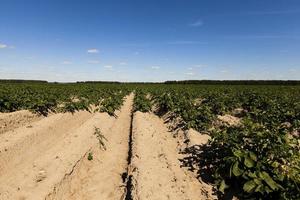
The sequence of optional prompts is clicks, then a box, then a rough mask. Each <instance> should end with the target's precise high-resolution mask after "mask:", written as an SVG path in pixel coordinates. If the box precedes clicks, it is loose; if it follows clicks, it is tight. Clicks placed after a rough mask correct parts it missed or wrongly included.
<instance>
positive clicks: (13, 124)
mask: <svg viewBox="0 0 300 200" xmlns="http://www.w3.org/2000/svg"><path fill="white" fill-rule="evenodd" d="M42 118H43V116H41V115H38V114H34V113H32V112H30V111H28V110H20V111H16V112H11V113H0V134H1V133H4V132H7V131H10V130H13V129H16V128H19V127H22V126H31V125H30V124H31V123H32V122H35V121H38V120H40V119H42Z"/></svg>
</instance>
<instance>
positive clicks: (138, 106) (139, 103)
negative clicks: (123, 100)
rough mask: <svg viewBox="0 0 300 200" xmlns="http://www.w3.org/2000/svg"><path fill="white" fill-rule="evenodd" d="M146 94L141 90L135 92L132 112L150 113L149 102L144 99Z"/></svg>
mask: <svg viewBox="0 0 300 200" xmlns="http://www.w3.org/2000/svg"><path fill="white" fill-rule="evenodd" d="M146 96H147V95H146V93H144V92H143V91H141V90H138V91H136V92H135V97H134V104H133V105H134V107H133V110H134V111H141V112H149V111H151V106H152V104H151V100H150V99H148V98H147V97H146Z"/></svg>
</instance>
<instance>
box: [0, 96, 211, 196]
mask: <svg viewBox="0 0 300 200" xmlns="http://www.w3.org/2000/svg"><path fill="white" fill-rule="evenodd" d="M132 104H133V94H132V95H129V96H128V97H127V98H126V100H125V101H124V105H123V106H122V108H121V110H120V111H117V112H116V116H117V117H116V118H115V117H111V116H109V115H107V114H105V113H89V112H85V111H80V112H76V113H74V114H70V113H59V114H52V115H50V116H48V117H38V116H35V115H33V114H31V113H29V112H28V111H26V112H25V111H20V112H15V113H10V114H0V119H1V121H0V125H2V126H4V125H3V124H4V123H6V124H9V123H10V124H12V126H11V127H10V128H9V129H5V130H4V129H1V130H2V134H0V200H7V199H9V200H11V199H13V200H32V199H33V200H39V199H47V200H50V199H51V200H93V199H103V200H121V199H122V200H123V199H124V200H127V199H128V200H130V199H136V200H137V199H139V200H165V199H172V200H177V199H178V200H179V199H180V200H199V199H209V200H210V199H214V196H212V195H211V187H210V186H208V185H206V184H205V183H203V182H201V181H199V180H198V179H197V178H196V176H195V175H194V174H193V173H192V172H190V171H188V170H186V169H185V168H181V167H180V164H181V163H180V161H179V159H180V158H182V155H181V154H179V151H180V149H182V148H183V146H182V144H184V142H183V141H184V140H186V139H187V138H188V141H189V143H188V144H187V146H189V145H194V144H198V143H205V142H207V140H208V138H209V137H208V136H202V135H199V133H198V132H195V131H193V130H190V131H189V132H188V133H187V134H186V135H185V136H184V137H178V136H177V137H174V135H173V133H171V132H169V131H168V129H167V126H166V124H164V122H163V119H161V118H159V117H158V116H156V115H154V114H150V113H141V112H136V113H135V114H134V115H133V119H132V115H131V111H132ZM24 116H25V117H24ZM27 116H32V117H27ZM22 117H24V118H25V119H22ZM8 122H9V123H8ZM131 122H132V124H131ZM95 128H99V130H100V133H101V134H102V135H103V136H104V137H105V138H106V140H103V142H104V143H105V146H106V150H104V149H102V148H100V145H99V141H98V139H97V137H96V135H95ZM131 128H132V132H131ZM131 133H132V134H131ZM130 137H131V138H132V142H131V143H130V141H131V140H130ZM129 150H132V151H130V152H132V157H131V162H130V163H129V165H128V155H130V154H129V153H128V152H129ZM89 154H90V155H92V159H91V160H89V159H88V155H89ZM127 172H128V174H129V175H130V176H131V177H132V180H133V181H132V186H133V187H132V188H131V189H132V190H131V193H130V194H131V197H130V198H128V195H127V197H126V194H128V191H127V190H126V188H128V187H126V186H128V185H127V184H126V183H127V180H129V179H128V176H127ZM126 192H127V193H126Z"/></svg>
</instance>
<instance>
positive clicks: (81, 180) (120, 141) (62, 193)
mask: <svg viewBox="0 0 300 200" xmlns="http://www.w3.org/2000/svg"><path fill="white" fill-rule="evenodd" d="M132 101H133V96H132V95H131V96H129V97H128V99H127V101H126V102H125V104H124V106H123V107H122V109H121V112H117V113H116V114H117V116H118V117H117V119H116V120H114V122H113V124H112V126H110V128H107V127H106V128H104V127H103V128H100V129H101V132H102V133H103V134H104V135H105V137H106V139H107V142H106V148H107V149H106V150H101V149H100V148H99V146H98V144H96V145H94V146H93V147H92V149H91V152H92V153H93V160H91V161H89V160H88V159H87V155H86V156H85V158H84V159H82V160H81V161H80V163H79V164H78V166H76V168H75V169H74V171H73V173H72V174H71V175H70V176H68V177H66V178H65V179H64V180H63V181H62V182H61V183H59V184H58V185H57V186H56V188H55V190H54V191H53V192H52V193H51V194H49V196H48V197H47V198H46V199H86V200H88V199H89V200H92V199H109V200H110V199H111V200H119V199H123V198H122V197H123V195H124V192H125V190H124V189H125V187H124V183H123V180H122V173H124V172H125V171H126V167H127V155H128V139H129V132H130V123H131V109H132ZM101 124H102V123H101Z"/></svg>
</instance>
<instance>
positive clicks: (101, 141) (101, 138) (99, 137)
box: [94, 127, 107, 150]
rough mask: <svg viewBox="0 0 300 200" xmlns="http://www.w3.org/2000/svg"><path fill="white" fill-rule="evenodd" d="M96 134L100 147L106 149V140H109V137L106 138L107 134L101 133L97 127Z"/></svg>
mask: <svg viewBox="0 0 300 200" xmlns="http://www.w3.org/2000/svg"><path fill="white" fill-rule="evenodd" d="M94 135H96V137H97V139H98V142H99V147H100V149H102V150H106V146H105V143H104V141H107V139H106V138H105V136H104V135H103V134H102V133H101V131H100V129H99V128H97V127H95V132H94Z"/></svg>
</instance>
